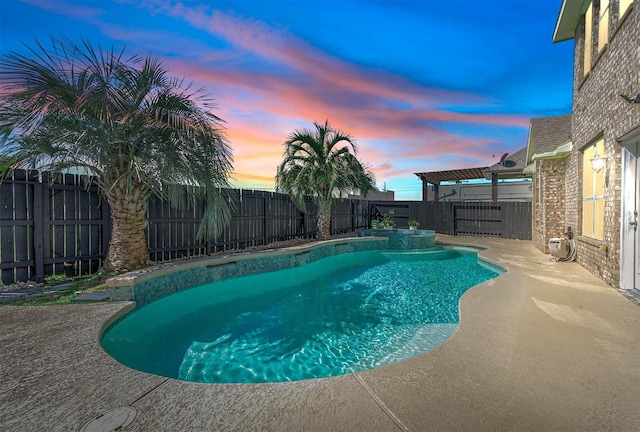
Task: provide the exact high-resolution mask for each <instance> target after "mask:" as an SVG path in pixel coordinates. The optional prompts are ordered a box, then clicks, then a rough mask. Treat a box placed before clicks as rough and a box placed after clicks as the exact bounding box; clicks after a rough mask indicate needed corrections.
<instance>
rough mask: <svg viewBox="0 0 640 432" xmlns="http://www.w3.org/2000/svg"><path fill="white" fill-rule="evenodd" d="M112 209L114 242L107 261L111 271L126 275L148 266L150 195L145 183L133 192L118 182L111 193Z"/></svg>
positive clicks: (133, 185) (112, 239) (106, 267)
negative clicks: (146, 235)
mask: <svg viewBox="0 0 640 432" xmlns="http://www.w3.org/2000/svg"><path fill="white" fill-rule="evenodd" d="M107 201H108V202H109V205H110V206H111V225H112V227H111V241H110V242H109V252H108V253H107V259H106V262H105V269H106V270H107V271H116V272H124V271H131V270H137V269H139V268H142V267H145V266H146V265H147V262H148V261H149V250H148V249H147V241H146V239H145V235H144V230H145V228H146V227H147V205H148V203H147V196H146V194H145V190H144V186H143V185H142V184H141V183H137V182H135V183H133V184H131V185H130V187H129V189H128V190H127V187H126V185H125V183H124V182H123V181H120V182H118V183H117V184H116V185H115V186H114V187H113V188H112V189H110V191H109V193H108V194H107Z"/></svg>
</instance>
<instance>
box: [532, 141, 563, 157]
mask: <svg viewBox="0 0 640 432" xmlns="http://www.w3.org/2000/svg"><path fill="white" fill-rule="evenodd" d="M572 150H573V143H572V142H571V141H569V142H566V143H564V144H562V145H560V146H558V147H556V148H555V149H553V151H548V152H544V153H534V154H533V156H532V157H531V160H532V161H536V160H544V159H562V158H565V157H567V156H569V155H570V154H571V151H572Z"/></svg>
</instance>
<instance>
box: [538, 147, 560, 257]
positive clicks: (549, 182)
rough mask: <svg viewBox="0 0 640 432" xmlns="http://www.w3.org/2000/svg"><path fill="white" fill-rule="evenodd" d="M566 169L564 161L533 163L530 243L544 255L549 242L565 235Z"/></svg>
mask: <svg viewBox="0 0 640 432" xmlns="http://www.w3.org/2000/svg"><path fill="white" fill-rule="evenodd" d="M566 165H567V159H566V158H562V159H547V160H540V161H536V166H535V175H534V177H533V197H532V198H533V215H532V220H533V230H532V241H533V243H534V245H535V246H536V247H537V248H538V249H540V250H541V251H543V252H544V253H548V252H549V239H550V238H552V237H563V236H564V233H565V232H566V231H567V225H566V222H565V214H566V207H565V201H566V199H565V194H566V186H565V183H566V177H565V176H566Z"/></svg>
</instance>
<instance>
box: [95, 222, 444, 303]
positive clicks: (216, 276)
mask: <svg viewBox="0 0 640 432" xmlns="http://www.w3.org/2000/svg"><path fill="white" fill-rule="evenodd" d="M435 244H436V233H435V231H432V230H361V231H358V237H342V238H337V239H331V240H325V241H316V242H314V243H308V244H303V245H298V246H292V247H288V248H278V249H268V250H263V251H256V252H247V253H242V252H241V253H234V254H228V255H223V256H207V257H201V258H195V259H191V260H178V261H173V262H169V263H164V264H160V265H156V266H152V267H147V268H144V269H140V270H136V271H132V272H128V273H124V274H122V275H118V276H115V277H112V278H110V279H108V280H107V281H106V285H107V287H108V292H109V297H110V299H111V301H135V302H136V304H137V306H143V305H145V304H148V303H150V302H152V301H155V300H157V299H159V298H162V297H166V296H168V295H171V294H173V293H175V292H178V291H182V290H185V289H189V288H192V287H194V286H199V285H203V284H208V283H211V282H217V281H221V280H224V279H228V278H232V277H238V276H249V275H255V274H259V273H264V272H269V271H277V270H284V269H288V268H293V267H299V266H302V265H305V264H308V263H311V262H314V261H317V260H319V259H322V258H325V257H328V256H333V255H338V254H342V253H349V252H362V251H368V250H382V249H389V250H413V249H424V248H428V247H432V246H435Z"/></svg>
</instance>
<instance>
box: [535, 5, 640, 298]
mask: <svg viewBox="0 0 640 432" xmlns="http://www.w3.org/2000/svg"><path fill="white" fill-rule="evenodd" d="M570 39H574V78H573V107H572V115H571V145H570V148H569V146H565V147H564V149H561V148H560V147H561V145H559V146H558V147H556V148H555V149H554V150H549V151H551V152H553V151H556V153H559V154H560V153H564V154H561V157H555V158H538V160H535V161H534V165H533V170H534V174H533V175H534V199H535V196H536V195H537V196H538V197H541V199H544V200H545V201H544V205H543V204H542V203H540V202H539V203H538V204H539V205H542V206H543V207H546V208H544V209H542V208H540V209H539V210H540V211H537V212H536V211H534V215H533V228H534V231H533V232H534V244H536V246H537V247H538V248H540V249H541V250H543V251H546V245H545V241H546V240H548V238H549V237H551V236H559V235H561V234H562V232H564V230H566V226H571V227H572V228H573V231H574V233H575V244H576V250H577V258H576V260H577V262H578V263H579V264H581V265H582V266H583V267H585V268H586V269H587V270H589V271H590V272H592V273H594V274H595V275H597V276H598V277H600V278H601V279H602V280H604V281H605V282H606V283H608V284H610V285H611V286H614V287H621V288H625V289H640V230H639V229H638V222H639V221H640V217H639V216H638V211H639V209H640V162H639V156H640V4H638V0H635V1H634V0H563V2H562V5H561V8H560V13H559V16H558V19H557V22H556V25H555V30H554V32H553V41H554V42H562V41H566V40H570ZM536 179H538V180H537V181H536ZM535 188H538V189H537V190H536V189H535ZM534 205H535V204H534Z"/></svg>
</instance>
